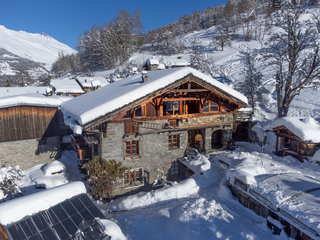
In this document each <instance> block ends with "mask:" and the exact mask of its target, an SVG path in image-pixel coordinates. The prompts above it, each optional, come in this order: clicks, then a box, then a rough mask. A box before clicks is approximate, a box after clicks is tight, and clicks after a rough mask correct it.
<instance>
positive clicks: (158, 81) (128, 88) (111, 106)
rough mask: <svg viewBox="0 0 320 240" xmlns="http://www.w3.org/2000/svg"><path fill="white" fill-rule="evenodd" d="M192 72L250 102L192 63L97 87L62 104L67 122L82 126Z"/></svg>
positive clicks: (217, 87) (241, 100)
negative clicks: (142, 78)
mask: <svg viewBox="0 0 320 240" xmlns="http://www.w3.org/2000/svg"><path fill="white" fill-rule="evenodd" d="M189 74H192V75H194V76H195V77H198V78H199V79H202V80H203V81H205V82H207V83H209V84H211V85H212V86H213V87H214V88H216V89H217V90H219V91H221V92H223V93H225V94H226V95H229V96H232V97H234V98H235V99H238V100H239V102H242V103H244V104H247V102H248V101H247V98H246V97H245V96H244V95H242V94H241V93H239V92H237V91H236V90H234V89H231V88H229V87H228V86H225V85H224V84H222V83H220V82H219V81H217V80H215V79H213V78H212V77H210V76H207V75H205V74H203V73H201V72H199V71H198V70H195V69H193V68H190V67H185V68H174V69H168V70H163V71H151V72H148V81H147V82H145V83H142V81H141V75H140V74H137V75H134V76H131V77H128V78H124V79H122V80H120V81H117V82H114V83H112V84H109V85H107V86H105V87H102V88H101V89H98V90H97V91H94V92H90V93H87V94H84V95H82V96H79V97H77V98H75V99H72V100H70V101H68V102H65V103H63V104H62V106H61V109H62V112H63V114H64V118H65V119H67V120H68V122H66V123H67V124H70V123H71V122H73V124H74V123H75V122H76V123H77V124H80V125H81V126H83V125H85V124H86V123H88V122H90V121H92V120H94V119H96V118H98V117H101V116H104V115H106V114H108V113H110V112H112V111H114V110H116V109H119V108H121V107H123V106H125V105H127V104H129V103H132V102H134V101H136V100H138V99H140V98H142V97H144V96H146V95H148V94H150V93H152V92H155V91H157V90H159V89H162V88H164V87H166V86H168V85H170V84H172V83H174V82H176V81H178V80H180V79H182V78H184V77H186V76H187V75H189Z"/></svg>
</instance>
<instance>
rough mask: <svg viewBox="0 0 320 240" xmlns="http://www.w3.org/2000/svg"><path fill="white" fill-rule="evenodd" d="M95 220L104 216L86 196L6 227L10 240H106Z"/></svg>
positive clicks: (83, 195)
mask: <svg viewBox="0 0 320 240" xmlns="http://www.w3.org/2000/svg"><path fill="white" fill-rule="evenodd" d="M96 218H100V219H105V216H104V215H103V214H102V213H101V212H100V210H99V209H98V208H97V207H96V206H95V205H94V204H93V202H92V201H91V200H90V198H89V197H88V196H87V195H86V194H80V195H78V196H76V197H73V198H72V199H69V200H66V201H64V202H62V203H60V204H57V205H55V206H53V207H51V208H50V209H48V210H45V211H42V212H40V213H37V214H35V215H33V216H31V217H29V218H27V219H24V220H21V221H19V222H17V223H14V224H11V225H9V226H6V229H7V232H8V233H9V237H10V239H12V240H24V239H26V240H56V239H60V240H69V239H70V240H73V239H77V240H91V239H92V240H108V239H110V237H109V236H107V235H106V234H105V233H104V231H103V229H102V227H101V226H100V224H99V223H98V222H97V220H96Z"/></svg>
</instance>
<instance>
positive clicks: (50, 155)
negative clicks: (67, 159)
mask: <svg viewBox="0 0 320 240" xmlns="http://www.w3.org/2000/svg"><path fill="white" fill-rule="evenodd" d="M0 149H1V153H0V164H1V167H4V166H6V167H8V166H16V165H19V166H20V169H22V170H25V169H27V168H30V167H33V166H34V165H37V164H44V163H50V162H52V161H54V160H56V159H59V158H60V155H61V152H60V138H59V137H58V136H57V137H48V138H47V139H46V140H37V139H28V140H19V141H12V142H1V143H0Z"/></svg>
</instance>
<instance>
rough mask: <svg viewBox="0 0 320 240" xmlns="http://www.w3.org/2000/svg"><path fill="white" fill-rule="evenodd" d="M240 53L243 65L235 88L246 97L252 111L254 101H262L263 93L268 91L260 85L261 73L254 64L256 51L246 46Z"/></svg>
mask: <svg viewBox="0 0 320 240" xmlns="http://www.w3.org/2000/svg"><path fill="white" fill-rule="evenodd" d="M240 54H241V62H242V63H243V65H244V70H243V71H242V72H241V75H242V76H243V81H240V82H239V83H238V85H237V86H236V88H237V90H238V91H239V92H241V93H243V94H244V95H245V96H246V97H247V98H248V103H249V105H251V107H252V110H253V112H254V109H255V103H257V102H258V101H259V102H264V94H267V93H268V91H267V89H266V88H264V87H263V86H262V82H261V80H262V73H261V71H260V69H258V68H257V66H256V61H257V53H256V52H255V51H253V50H250V49H249V48H246V49H245V50H240Z"/></svg>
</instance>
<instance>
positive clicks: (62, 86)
mask: <svg viewBox="0 0 320 240" xmlns="http://www.w3.org/2000/svg"><path fill="white" fill-rule="evenodd" d="M50 84H51V85H52V86H54V87H55V89H56V90H55V92H56V93H57V94H58V93H85V91H84V90H83V89H82V88H81V86H80V85H79V84H78V83H77V82H76V80H75V79H69V78H63V79H61V78H59V79H52V80H51V81H50Z"/></svg>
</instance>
